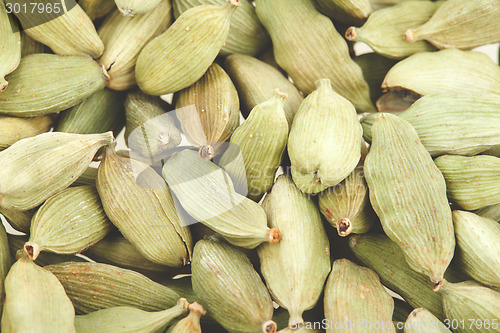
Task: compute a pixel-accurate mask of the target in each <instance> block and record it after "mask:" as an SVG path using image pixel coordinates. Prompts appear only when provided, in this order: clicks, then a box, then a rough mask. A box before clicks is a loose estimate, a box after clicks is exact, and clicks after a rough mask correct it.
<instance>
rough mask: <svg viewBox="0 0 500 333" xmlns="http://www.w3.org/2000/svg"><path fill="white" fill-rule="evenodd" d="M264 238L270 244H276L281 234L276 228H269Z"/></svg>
mask: <svg viewBox="0 0 500 333" xmlns="http://www.w3.org/2000/svg"><path fill="white" fill-rule="evenodd" d="M266 238H267V241H268V242H269V243H271V244H274V243H278V242H279V241H280V239H281V232H280V231H279V230H278V229H277V228H271V229H269V230H268V231H267V233H266Z"/></svg>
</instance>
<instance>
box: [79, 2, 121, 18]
mask: <svg viewBox="0 0 500 333" xmlns="http://www.w3.org/2000/svg"><path fill="white" fill-rule="evenodd" d="M78 3H79V4H80V7H82V9H83V10H84V11H85V13H87V15H88V17H89V18H90V19H91V20H92V21H93V20H95V19H97V18H100V17H103V16H106V15H108V13H109V12H111V11H112V10H113V8H115V1H114V0H80V1H78Z"/></svg>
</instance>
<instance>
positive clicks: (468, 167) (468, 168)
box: [435, 155, 500, 210]
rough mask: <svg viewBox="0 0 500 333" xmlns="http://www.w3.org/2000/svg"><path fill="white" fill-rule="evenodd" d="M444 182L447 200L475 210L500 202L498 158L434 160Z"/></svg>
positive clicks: (446, 158)
mask: <svg viewBox="0 0 500 333" xmlns="http://www.w3.org/2000/svg"><path fill="white" fill-rule="evenodd" d="M435 163H436V165H437V167H438V168H439V170H441V172H442V173H443V176H444V179H445V180H446V189H447V192H448V198H449V199H450V200H451V201H452V202H454V203H456V204H457V205H458V206H459V207H461V208H463V209H466V210H474V209H479V208H483V207H486V206H491V205H496V204H498V203H500V158H499V157H495V156H488V155H479V156H472V157H467V156H455V155H443V156H440V157H438V158H437V159H436V160H435Z"/></svg>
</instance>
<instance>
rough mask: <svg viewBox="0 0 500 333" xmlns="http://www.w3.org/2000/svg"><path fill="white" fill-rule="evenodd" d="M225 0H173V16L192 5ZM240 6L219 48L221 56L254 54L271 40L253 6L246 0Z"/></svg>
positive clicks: (219, 2)
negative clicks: (223, 42) (224, 40)
mask: <svg viewBox="0 0 500 333" xmlns="http://www.w3.org/2000/svg"><path fill="white" fill-rule="evenodd" d="M226 2H227V0H173V1H172V5H173V7H174V17H175V18H178V17H179V16H180V15H181V14H182V13H184V12H185V11H186V10H188V9H189V8H192V7H196V6H201V5H215V6H220V5H223V4H225V3H226ZM240 4H241V5H240V7H239V8H238V10H237V11H236V12H234V14H233V16H232V18H231V26H230V28H229V34H228V35H227V39H226V43H225V44H224V46H222V49H221V50H220V55H221V56H228V55H230V54H247V55H250V56H256V55H258V54H259V53H261V52H262V51H263V50H264V49H265V48H266V47H267V46H268V45H269V44H271V41H270V39H269V36H268V34H267V32H266V29H264V27H263V26H262V24H261V23H260V21H259V18H258V17H257V14H256V13H255V7H254V6H253V5H252V3H251V2H250V1H248V0H245V1H240Z"/></svg>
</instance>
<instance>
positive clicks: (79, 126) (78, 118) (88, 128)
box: [54, 88, 125, 136]
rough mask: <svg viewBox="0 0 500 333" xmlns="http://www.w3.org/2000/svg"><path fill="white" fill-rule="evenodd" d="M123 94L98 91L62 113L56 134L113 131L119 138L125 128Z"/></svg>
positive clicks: (105, 90) (58, 120) (103, 90)
mask: <svg viewBox="0 0 500 333" xmlns="http://www.w3.org/2000/svg"><path fill="white" fill-rule="evenodd" d="M124 99H125V96H124V94H123V93H120V92H116V91H113V90H110V89H106V88H104V89H102V90H98V91H96V92H95V93H93V94H92V95H90V96H89V97H88V98H86V99H85V100H84V101H83V102H81V103H80V104H78V105H75V106H74V107H72V108H71V109H68V110H66V111H64V112H62V113H61V114H60V116H59V118H58V119H57V124H56V125H55V127H54V131H56V132H66V133H78V134H92V133H103V132H106V131H113V133H114V134H115V136H117V135H118V134H119V133H120V131H121V130H122V128H123V125H124V120H123V118H124V117H123V116H124V114H125V110H124V108H123V100H124Z"/></svg>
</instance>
